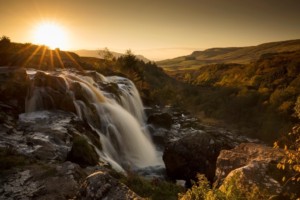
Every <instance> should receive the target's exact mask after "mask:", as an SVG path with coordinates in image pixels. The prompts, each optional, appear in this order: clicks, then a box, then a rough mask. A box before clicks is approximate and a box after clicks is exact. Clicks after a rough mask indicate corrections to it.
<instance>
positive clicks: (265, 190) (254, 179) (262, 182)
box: [216, 143, 300, 199]
mask: <svg viewBox="0 0 300 200" xmlns="http://www.w3.org/2000/svg"><path fill="white" fill-rule="evenodd" d="M283 155H284V154H283V152H282V151H281V150H279V149H274V148H271V147H267V146H264V145H261V144H253V143H243V144H240V145H239V146H237V147H235V148H234V149H231V150H222V151H221V153H220V155H219V157H218V159H217V170H216V178H217V181H216V184H219V185H220V189H221V190H224V191H225V190H226V189H228V188H229V187H230V184H232V183H234V185H235V187H236V188H237V189H238V190H239V191H240V192H241V193H242V194H243V195H244V198H245V199H250V198H251V195H252V196H253V193H255V195H256V196H257V197H258V198H259V199H268V198H267V197H276V199H287V198H288V197H289V196H290V195H291V194H296V196H299V195H300V190H299V188H300V186H299V183H295V182H294V183H293V182H289V183H288V184H284V183H283V182H282V181H281V180H282V176H283V175H284V173H283V172H282V171H279V170H278V169H277V167H276V165H277V163H278V162H279V161H280V160H281V159H282V157H283ZM286 194H287V196H285V195H286Z"/></svg>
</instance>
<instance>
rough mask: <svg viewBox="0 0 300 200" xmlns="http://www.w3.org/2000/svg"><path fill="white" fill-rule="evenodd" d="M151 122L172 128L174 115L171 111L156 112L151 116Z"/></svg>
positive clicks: (149, 120) (149, 121)
mask: <svg viewBox="0 0 300 200" xmlns="http://www.w3.org/2000/svg"><path fill="white" fill-rule="evenodd" d="M147 122H148V123H149V124H153V125H155V126H159V127H163V128H166V129H170V128H171V126H172V124H173V120H172V116H171V115H170V114H169V113H155V114H152V115H150V116H149V118H148V121H147Z"/></svg>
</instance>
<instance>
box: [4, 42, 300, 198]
mask: <svg viewBox="0 0 300 200" xmlns="http://www.w3.org/2000/svg"><path fill="white" fill-rule="evenodd" d="M11 45H12V47H13V48H17V47H18V45H19V46H20V47H23V46H24V47H25V48H28V45H27V46H26V45H23V46H22V45H20V44H11ZM14 45H15V46H14ZM38 49H39V48H38ZM28 51H29V50H28ZM32 51H33V52H35V51H34V48H33V49H32ZM39 51H40V50H39ZM39 51H37V52H38V53H36V54H33V56H32V57H30V59H29V61H28V62H25V61H26V60H28V58H27V55H29V54H30V53H29V52H27V51H24V52H26V54H23V53H15V51H12V52H11V55H10V54H8V55H10V56H7V59H6V60H5V62H7V63H8V64H7V65H3V66H2V67H0V83H1V87H0V94H1V99H0V121H1V125H0V154H1V159H0V163H1V165H0V166H1V179H0V185H1V190H0V197H1V198H4V199H16V198H17V199H18V198H21V199H44V198H46V197H47V198H49V199H53V198H58V199H70V198H75V199H93V198H94V197H95V196H96V199H105V198H108V199H134V198H137V199H139V198H142V197H145V198H148V197H150V196H151V198H153V199H177V198H179V197H180V198H181V197H182V198H183V196H177V194H178V193H181V195H183V192H185V191H187V189H188V188H190V187H191V186H192V183H193V181H197V177H201V176H199V174H203V175H204V176H205V177H206V178H205V179H201V180H202V182H201V184H204V183H206V182H205V181H204V180H207V181H208V186H207V187H208V188H211V190H212V191H215V190H217V193H218V194H224V195H225V194H226V195H229V196H230V195H231V197H233V196H232V195H236V193H230V191H232V190H231V189H230V188H232V187H234V192H236V191H238V192H240V193H241V194H240V195H242V196H243V198H246V199H249V198H250V199H251V198H252V196H251V195H252V194H253V192H254V191H255V192H254V193H255V194H256V195H257V196H256V197H257V198H259V199H260V198H265V197H270V196H276V197H278V198H279V199H280V198H285V197H287V196H290V194H293V195H295V196H297V195H298V193H297V192H299V190H298V189H299V185H298V184H297V183H295V182H288V183H286V182H282V181H281V179H282V176H283V175H285V176H291V175H293V173H294V172H293V171H292V170H289V169H287V170H285V171H284V172H281V171H279V169H277V167H276V166H277V164H278V163H279V162H280V161H281V160H282V159H283V157H284V152H283V150H282V149H273V148H271V147H268V146H266V145H265V144H264V142H263V141H260V140H258V139H255V135H254V137H249V135H247V136H246V135H245V134H244V132H243V131H242V129H241V130H237V129H228V128H226V127H222V126H218V125H217V124H213V123H211V124H210V123H207V122H205V121H201V119H199V118H197V117H196V116H195V114H196V112H194V113H193V112H191V113H189V112H187V111H186V110H185V108H187V107H189V108H191V107H193V106H195V105H194V104H193V103H194V102H193V103H191V102H192V101H191V102H189V104H186V101H187V100H189V99H190V98H191V97H195V94H197V93H199V91H198V92H197V93H194V94H191V91H192V92H193V91H194V92H196V89H199V88H200V91H204V93H203V94H202V96H205V95H207V94H209V92H218V90H216V89H214V88H213V86H207V88H205V86H201V87H198V86H191V85H187V84H183V83H180V82H179V81H177V80H175V79H172V78H170V77H169V76H167V75H166V74H165V73H164V71H163V70H162V69H160V68H159V67H157V66H156V65H155V64H154V63H144V62H143V61H139V60H136V58H135V57H134V55H126V56H125V57H121V58H119V59H118V60H115V61H105V60H101V59H96V58H82V57H79V56H77V55H76V54H72V53H68V52H64V51H57V50H45V51H46V53H45V55H44V57H42V56H43V51H40V52H39ZM48 51H49V52H48ZM18 52H21V51H18ZM51 52H52V53H51ZM53 55H56V57H51V56H53ZM289 55H290V54H288V56H289ZM277 56H278V55H277ZM282 56H283V57H284V58H285V57H286V54H285V53H284V54H282ZM16 58H18V59H16ZM268 58H269V57H268ZM272 58H273V57H272ZM292 58H293V57H292ZM42 59H44V60H45V62H42V61H43V60H42ZM24 60H25V61H24ZM41 60H42V61H41ZM51 60H52V61H51ZM294 60H295V63H293V65H292V66H296V65H297V63H298V62H296V61H297V59H294ZM2 61H3V60H2ZM22 63H25V64H24V65H22ZM49 63H50V65H49ZM129 64H130V65H129ZM254 64H255V63H254ZM288 64H289V62H288ZM132 66H134V67H132ZM229 67H230V66H229ZM283 67H285V65H283ZM290 67H291V66H290V65H288V66H287V69H289V68H290ZM257 68H260V66H259V65H258V66H257ZM213 69H215V68H213ZM217 69H218V68H217ZM222 69H223V70H224V69H227V68H226V66H223V68H222ZM229 69H231V68H229ZM294 71H295V70H294ZM294 71H293V72H294ZM264 75H265V74H264V73H262V77H263V76H264ZM283 75H284V74H283ZM283 75H282V76H283ZM125 77H126V78H125ZM289 77H292V78H295V79H297V77H298V75H297V74H291V75H290V76H289ZM263 80H264V79H261V82H262V83H264V81H263ZM290 81H292V79H291V80H290ZM133 82H134V83H133ZM295 85H296V82H295V81H293V85H292V86H295ZM137 88H138V89H137ZM248 89H249V88H248ZM250 89H251V90H254V89H255V88H250ZM250 89H249V90H250ZM182 90H183V92H182ZM247 91H248V90H247ZM205 92H206V93H205ZM233 92H234V91H233ZM296 93H297V91H295V94H296ZM140 94H141V96H140ZM184 94H186V96H184ZM221 94H222V93H221ZM230 94H231V93H230ZM248 94H249V93H247V92H245V93H244V95H248ZM181 95H182V96H181ZM234 95H236V96H237V97H239V94H238V93H234V94H231V95H230V97H235V96H234ZM202 96H199V97H201V98H202ZM208 97H209V96H208ZM208 97H207V98H208ZM223 97H226V96H223ZM295 98H296V97H295ZM295 98H294V96H292V98H291V101H293V102H294V101H295ZM141 99H142V100H141ZM205 99H206V98H204V99H200V100H202V101H203V100H205ZM213 100H215V99H212V100H211V101H213ZM225 100H226V99H225ZM211 101H206V102H205V103H211ZM143 102H144V103H145V104H146V106H144V105H143ZM226 102H228V101H226ZM233 103H234V102H233ZM294 104H295V103H293V105H294ZM210 106H211V107H214V104H212V105H210ZM241 106H243V102H242V103H241ZM291 106H292V105H291ZM291 106H290V107H291ZM245 109H246V108H245ZM190 111H191V110H190ZM215 112H218V108H217V107H215ZM234 114H235V113H234V112H230V113H228V115H234ZM240 116H241V117H243V116H242V115H240ZM250 136H251V135H250ZM252 136H253V135H252ZM176 182H177V183H180V184H181V186H178V185H176V184H175V183H176ZM233 182H234V183H235V184H234V185H233V184H232V183H233ZM58 183H59V184H58ZM212 185H213V187H211V186H212ZM146 186H147V187H146ZM182 186H185V187H182ZM145 187H146V188H147V189H145ZM253 188H254V189H253ZM131 190H133V191H134V192H133V191H131ZM135 192H136V193H135ZM187 194H188V193H187ZM207 194H209V192H207ZM139 195H140V196H139ZM231 197H230V198H231Z"/></svg>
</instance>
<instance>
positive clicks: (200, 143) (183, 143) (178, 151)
mask: <svg viewBox="0 0 300 200" xmlns="http://www.w3.org/2000/svg"><path fill="white" fill-rule="evenodd" d="M230 148H232V146H231V145H230V144H229V143H226V142H223V141H218V140H216V138H214V137H213V136H212V135H210V134H207V133H198V134H191V135H187V136H186V137H184V138H182V139H180V140H178V141H175V142H173V143H169V144H168V145H167V147H166V148H165V151H164V154H163V160H164V162H165V165H166V170H167V174H168V176H170V177H171V178H173V179H184V180H187V181H189V180H190V179H195V177H196V174H197V173H203V174H205V175H206V177H207V178H208V180H210V181H211V182H212V181H213V178H214V176H215V167H216V166H215V163H216V160H217V157H218V155H219V152H220V151H221V150H222V149H230Z"/></svg>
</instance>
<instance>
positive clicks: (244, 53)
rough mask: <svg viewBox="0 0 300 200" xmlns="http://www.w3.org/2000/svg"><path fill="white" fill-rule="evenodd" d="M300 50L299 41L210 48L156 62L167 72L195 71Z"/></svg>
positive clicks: (245, 62)
mask: <svg viewBox="0 0 300 200" xmlns="http://www.w3.org/2000/svg"><path fill="white" fill-rule="evenodd" d="M296 50H300V40H299V39H298V40H289V41H280V42H271V43H265V44H261V45H257V46H250V47H229V48H212V49H207V50H204V51H194V52H193V53H192V54H190V55H187V56H181V57H177V58H174V59H168V60H163V61H159V62H157V64H158V65H159V66H161V67H162V68H164V69H165V70H167V71H176V70H185V69H197V68H200V67H202V66H204V65H208V64H216V63H236V64H248V63H250V62H251V61H253V60H257V59H259V58H260V57H261V56H262V55H264V54H269V53H279V52H290V51H296Z"/></svg>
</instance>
